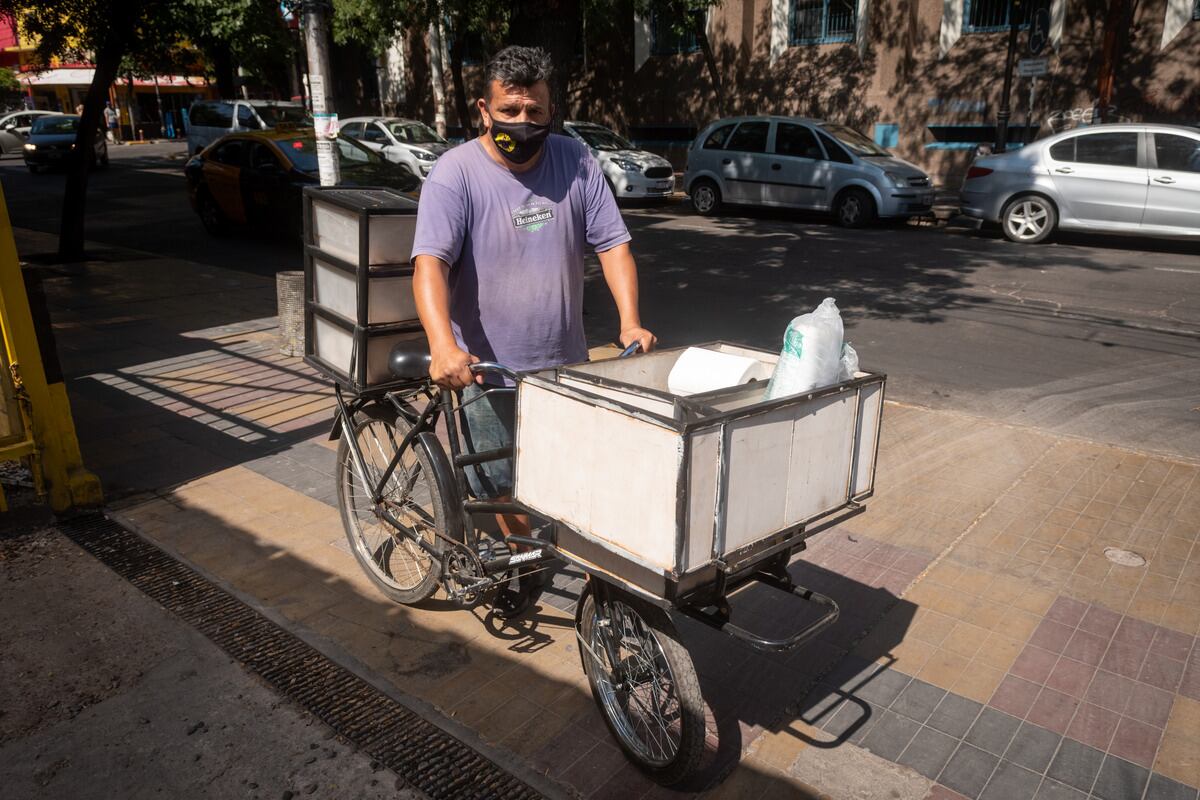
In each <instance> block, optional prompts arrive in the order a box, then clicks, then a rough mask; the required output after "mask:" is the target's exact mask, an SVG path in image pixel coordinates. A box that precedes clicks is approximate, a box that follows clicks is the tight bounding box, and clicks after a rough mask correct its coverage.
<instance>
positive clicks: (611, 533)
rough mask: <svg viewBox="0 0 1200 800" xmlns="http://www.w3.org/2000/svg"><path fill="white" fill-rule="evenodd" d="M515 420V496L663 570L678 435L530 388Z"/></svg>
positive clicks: (671, 543)
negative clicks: (516, 426) (516, 425)
mask: <svg viewBox="0 0 1200 800" xmlns="http://www.w3.org/2000/svg"><path fill="white" fill-rule="evenodd" d="M518 415H519V424H518V433H517V451H516V470H517V480H516V493H517V499H518V500H519V501H520V502H522V503H525V504H526V505H528V506H530V507H531V508H534V509H536V510H538V511H540V512H542V513H544V514H546V515H547V516H549V517H552V518H555V519H560V520H562V521H564V522H566V523H568V524H570V525H572V526H574V527H575V528H577V529H578V530H580V531H581V532H583V533H584V534H586V535H589V536H592V537H594V538H596V539H599V540H602V541H604V542H607V543H609V544H611V545H613V546H615V547H618V548H620V549H623V550H625V551H628V552H629V553H631V554H633V555H634V556H636V557H638V558H639V559H640V560H642V561H644V562H647V563H650V564H653V565H655V566H657V567H659V568H661V569H663V570H670V569H671V568H672V566H673V562H674V551H675V498H676V496H677V481H678V478H679V462H680V457H681V454H680V451H681V448H682V440H681V438H680V437H679V435H678V434H676V433H674V432H673V431H671V430H669V429H667V428H663V427H661V426H658V425H653V424H650V423H647V422H643V421H641V420H638V419H635V418H633V417H630V416H627V415H625V414H621V413H618V412H615V411H609V410H607V409H603V408H599V407H597V406H594V405H591V404H589V403H587V402H585V401H584V400H580V399H574V398H570V397H566V396H564V395H561V394H558V393H555V392H552V391H549V390H547V389H542V388H540V387H537V386H535V385H532V384H530V383H524V384H522V386H521V391H520V392H519V394H518Z"/></svg>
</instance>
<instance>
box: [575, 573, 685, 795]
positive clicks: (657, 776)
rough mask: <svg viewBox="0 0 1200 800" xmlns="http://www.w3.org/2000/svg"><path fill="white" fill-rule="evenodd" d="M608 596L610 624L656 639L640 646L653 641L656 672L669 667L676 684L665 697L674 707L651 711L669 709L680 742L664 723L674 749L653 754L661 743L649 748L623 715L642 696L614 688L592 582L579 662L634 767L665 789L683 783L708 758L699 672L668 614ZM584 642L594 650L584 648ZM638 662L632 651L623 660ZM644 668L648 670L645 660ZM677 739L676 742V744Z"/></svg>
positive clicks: (615, 593)
mask: <svg viewBox="0 0 1200 800" xmlns="http://www.w3.org/2000/svg"><path fill="white" fill-rule="evenodd" d="M607 593H608V595H609V599H608V601H607V603H606V604H605V605H607V606H609V609H608V610H607V611H606V612H604V616H605V617H606V618H607V619H608V620H609V624H610V625H613V626H614V627H616V626H620V627H621V629H622V630H623V631H624V632H625V633H630V632H632V633H633V634H637V633H638V631H637V628H638V627H643V628H644V629H645V631H646V632H647V633H648V634H649V635H650V637H651V639H650V640H643V641H642V642H641V643H640V644H641V645H642V646H644V645H645V644H646V643H648V641H652V642H653V644H654V646H655V649H656V650H657V654H652V655H654V658H653V661H654V662H655V663H654V669H657V670H659V671H661V670H662V668H663V666H665V667H666V670H667V674H668V676H669V678H670V688H669V690H668V691H667V692H666V693H665V698H666V700H667V701H668V702H664V703H661V704H660V703H658V702H657V700H654V699H653V698H652V702H651V703H650V707H651V708H653V709H654V710H655V711H658V709H659V708H666V709H667V711H666V712H665V713H664V715H663V716H664V718H666V715H667V714H669V715H670V719H669V722H670V726H669V727H670V728H676V727H677V730H678V733H677V736H676V737H672V736H671V730H669V728H668V726H666V725H662V724H661V722H659V724H660V726H661V729H662V731H663V732H664V733H665V734H666V739H667V743H668V744H672V745H673V746H672V747H670V749H669V750H668V749H667V748H666V747H659V748H657V750H658V752H651V751H653V750H655V747H654V744H661V742H657V741H656V742H655V743H648V742H647V741H646V740H645V739H644V738H643V737H641V736H639V735H638V734H637V730H636V729H637V727H638V726H637V725H636V724H635V723H634V722H633V721H632V720H630V719H629V718H628V714H625V713H623V712H622V710H621V709H622V705H628V703H629V701H630V700H633V699H634V698H635V697H636V696H637V695H636V692H629V691H624V690H623V689H622V688H621V687H620V686H619V685H614V684H613V677H614V676H613V671H612V670H611V669H610V668H609V666H608V665H607V662H608V655H607V652H606V651H605V650H604V648H603V645H602V644H601V643H600V642H599V639H598V634H597V623H598V622H599V621H600V617H601V613H600V612H599V611H598V610H597V603H596V593H595V591H594V590H593V587H592V581H591V580H589V581H588V583H587V585H586V586H585V587H584V590H583V593H582V594H581V596H580V598H579V606H578V609H579V610H578V613H577V617H576V620H577V622H576V624H577V630H578V632H579V635H580V637H581V644H580V653H579V656H580V660H581V661H582V662H583V671H584V673H585V674H586V675H587V676H588V684H589V685H590V686H591V689H592V699H593V700H595V702H596V705H597V707H598V708H599V709H600V714H601V716H603V717H604V723H605V725H607V726H608V730H609V732H610V733H611V734H612V735H613V738H614V739H616V740H617V744H618V745H620V747H621V749H622V750H623V751H624V752H625V755H626V757H628V758H629V760H630V761H632V762H633V763H634V764H636V765H637V766H638V767H639V768H640V769H641V770H642V771H643V772H645V773H646V774H647V775H649V776H650V777H651V778H652V779H653V780H654V781H656V782H657V783H660V784H662V785H664V786H671V785H673V784H677V783H680V782H681V781H683V780H686V779H687V778H688V777H690V776H691V775H692V774H693V773H694V772H695V771H696V769H697V767H698V766H699V764H700V760H701V757H702V756H703V754H704V738H705V730H704V698H703V696H702V695H701V693H700V680H699V678H698V677H697V676H696V667H695V665H694V664H693V663H692V657H691V655H689V654H688V651H687V648H685V647H684V646H683V644H682V642H681V641H680V638H679V632H678V630H676V628H675V623H674V622H672V621H671V618H670V616H669V615H668V614H667V612H666V611H664V610H663V609H661V608H659V607H657V606H655V605H652V604H651V603H649V602H647V601H645V600H642V599H641V598H638V597H635V596H634V595H632V594H629V593H628V592H625V591H622V590H620V589H617V588H616V587H611V586H610V587H607ZM631 615H632V616H631ZM639 623H640V625H639ZM627 639H628V636H626V635H624V634H623V636H622V640H623V643H624V642H625V641H626V640H627ZM584 642H586V643H587V645H588V647H584V646H583V644H582V643H584ZM589 648H590V649H589ZM623 650H624V648H622V651H619V653H620V652H623ZM636 658H637V654H636V653H634V652H632V648H631V653H630V655H629V656H628V657H623V656H622V657H620V660H621V662H622V663H623V664H627V663H630V662H631V661H632V660H634V659H636ZM601 661H602V662H605V663H600V662H601ZM643 666H646V663H645V659H643ZM622 683H625V682H622ZM660 688H661V687H660ZM672 697H674V699H675V703H674V708H672V705H671V704H670V703H669V701H670V699H671V698H672ZM632 705H636V706H638V707H640V708H641V709H643V710H646V709H647V706H646V705H645V704H644V703H643V702H642V701H635V702H634V703H633V704H632ZM642 727H643V728H644V729H645V730H647V731H652V730H653V729H652V728H650V727H649V726H648V725H643V726H642ZM673 738H674V739H675V741H674V742H672V741H671V740H672V739H673Z"/></svg>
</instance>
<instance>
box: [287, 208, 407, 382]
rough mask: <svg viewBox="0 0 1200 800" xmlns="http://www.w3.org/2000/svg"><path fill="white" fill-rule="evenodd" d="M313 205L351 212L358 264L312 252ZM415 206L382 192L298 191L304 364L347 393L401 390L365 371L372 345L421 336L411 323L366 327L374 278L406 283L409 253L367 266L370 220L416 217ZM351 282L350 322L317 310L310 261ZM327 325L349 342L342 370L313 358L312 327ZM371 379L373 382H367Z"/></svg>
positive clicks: (321, 308) (368, 367) (314, 334)
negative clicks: (352, 312) (301, 203)
mask: <svg viewBox="0 0 1200 800" xmlns="http://www.w3.org/2000/svg"><path fill="white" fill-rule="evenodd" d="M314 203H328V204H330V205H333V206H336V207H338V208H340V209H342V210H344V211H348V212H351V213H352V214H353V215H354V216H356V217H357V219H358V259H357V263H351V262H349V261H347V260H346V259H344V258H341V257H340V256H338V255H335V254H333V253H330V252H328V251H326V250H323V249H321V248H320V247H318V246H317V243H316V238H315V233H314V222H313V219H314V208H313V207H314ZM416 209H417V204H416V202H415V201H414V200H413V199H412V198H410V197H408V196H406V195H404V194H401V193H399V192H396V191H395V190H392V189H387V188H378V187H362V188H353V189H351V188H345V187H324V186H309V187H305V189H304V242H305V254H304V298H305V304H304V309H305V313H304V361H305V363H307V364H309V365H310V366H312V367H313V368H314V369H316V370H317V371H319V372H321V373H322V374H324V375H326V376H328V377H329V378H330V379H332V380H334V381H335V382H337V383H339V384H341V385H343V386H344V387H345V388H346V389H347V390H348V391H351V392H353V393H355V394H362V393H364V392H368V391H372V392H374V391H380V390H386V389H390V388H394V387H398V386H401V385H404V383H405V382H404V381H397V380H394V379H392V378H391V377H390V375H386V370H384V371H380V370H378V369H376V370H375V374H374V375H372V374H371V373H372V370H371V366H372V365H371V360H370V356H371V344H372V341H373V340H377V339H380V338H384V337H394V336H396V335H398V334H411V335H412V337H413V338H417V337H418V335H419V334H421V331H422V328H421V325H420V321H419V320H417V319H416V318H413V319H406V320H399V321H395V322H387V323H372V322H371V321H370V307H371V283H372V280H373V279H379V278H402V277H407V278H411V277H412V274H413V267H412V265H411V264H410V263H409V262H408V259H409V256H410V255H411V254H410V253H403V254H401V257H400V258H398V259H397V261H396V262H395V263H376V264H371V263H370V262H371V259H370V253H371V219H372V218H373V217H381V216H412V217H415V215H416ZM318 258H319V259H320V260H321V261H322V262H324V263H325V264H327V265H329V266H331V267H333V268H335V269H337V270H339V271H341V272H343V273H344V274H346V275H349V276H352V277H353V278H354V281H355V317H354V318H350V317H347V316H346V315H344V314H341V313H339V312H338V311H336V310H334V309H332V308H328V307H325V306H323V305H321V304H320V303H319V302H318V301H317V298H316V285H315V284H316V281H315V277H316V276H315V268H314V259H318ZM321 323H324V324H328V325H332V326H334V327H335V328H337V329H339V330H340V331H342V332H344V333H346V334H348V335H349V336H350V337H351V357H350V362H349V364H348V365H342V364H335V363H332V362H331V361H330V360H329V359H327V358H324V357H322V355H321V354H320V353H318V352H317V350H318V348H317V330H316V328H317V326H318V324H321ZM372 378H374V380H372Z"/></svg>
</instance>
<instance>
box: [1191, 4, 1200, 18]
mask: <svg viewBox="0 0 1200 800" xmlns="http://www.w3.org/2000/svg"><path fill="white" fill-rule="evenodd" d="M1192 19H1200V0H1196V5H1195V6H1193V7H1192Z"/></svg>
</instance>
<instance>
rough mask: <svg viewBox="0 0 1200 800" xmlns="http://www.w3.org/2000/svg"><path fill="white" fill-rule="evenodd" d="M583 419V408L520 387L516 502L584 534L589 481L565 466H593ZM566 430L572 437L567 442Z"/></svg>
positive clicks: (533, 388) (539, 390) (527, 386)
mask: <svg viewBox="0 0 1200 800" xmlns="http://www.w3.org/2000/svg"><path fill="white" fill-rule="evenodd" d="M587 416H588V411H587V407H586V406H584V405H583V404H582V403H579V402H576V401H573V400H571V399H570V398H567V397H563V396H562V395H560V394H557V393H555V392H551V391H550V390H548V389H543V388H541V387H539V386H536V385H534V384H532V383H529V382H524V383H522V384H520V388H519V390H518V391H517V441H516V455H515V465H514V468H515V475H516V494H517V500H519V501H520V502H522V503H526V504H528V505H531V506H534V507H536V508H538V509H540V510H542V511H545V512H546V513H548V514H551V515H552V516H554V517H556V518H558V519H560V520H562V521H563V522H566V523H568V524H570V525H573V526H574V527H576V528H578V529H580V530H584V531H586V530H591V527H592V520H591V508H592V506H591V502H590V497H589V495H590V489H589V486H588V484H589V482H590V480H591V476H590V475H589V474H588V472H587V470H583V469H564V466H565V463H564V462H565V461H566V459H567V458H569V459H570V460H571V462H572V463H575V464H577V465H587V464H591V463H592V461H591V459H592V450H593V449H594V447H595V441H594V440H593V439H592V438H591V437H590V436H587V435H586V434H587V427H586V426H587V424H588V420H587ZM568 425H570V426H571V427H569V428H568V427H565V426H568ZM567 431H572V432H574V434H575V435H573V436H571V437H570V438H569V439H567V437H565V436H564V435H563V434H564V433H565V432H567Z"/></svg>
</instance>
